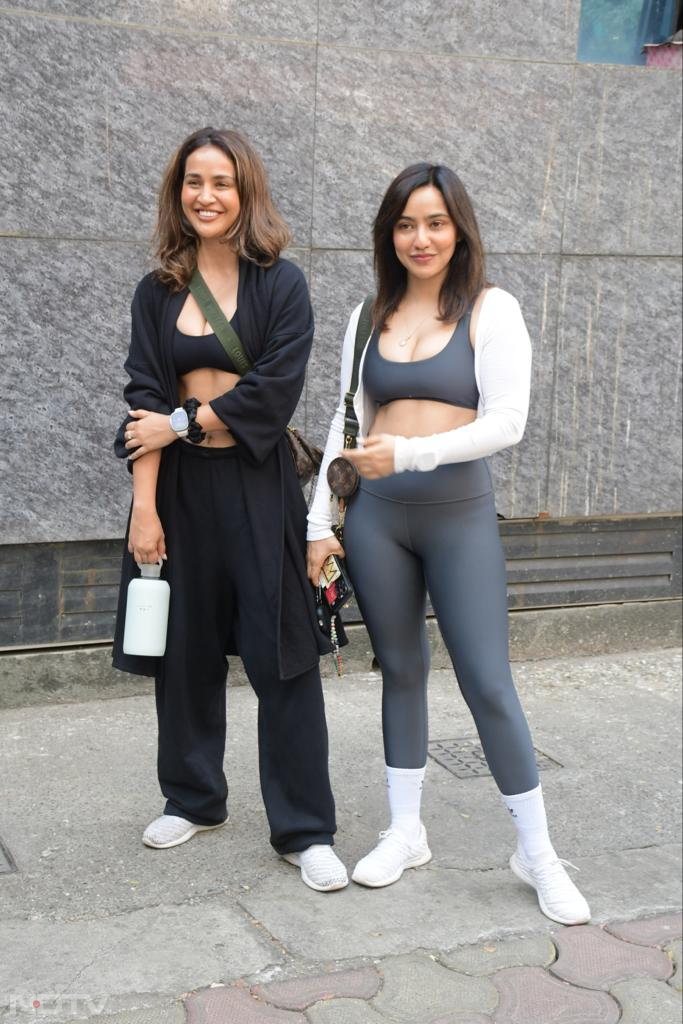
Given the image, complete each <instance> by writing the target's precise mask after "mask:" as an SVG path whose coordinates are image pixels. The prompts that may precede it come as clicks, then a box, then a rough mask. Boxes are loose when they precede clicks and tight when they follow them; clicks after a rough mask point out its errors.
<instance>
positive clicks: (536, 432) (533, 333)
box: [487, 255, 560, 519]
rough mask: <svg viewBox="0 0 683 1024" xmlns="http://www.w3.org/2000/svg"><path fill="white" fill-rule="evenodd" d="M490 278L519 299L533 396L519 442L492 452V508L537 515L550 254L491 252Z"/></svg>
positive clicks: (551, 371)
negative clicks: (528, 343) (529, 353)
mask: <svg viewBox="0 0 683 1024" xmlns="http://www.w3.org/2000/svg"><path fill="white" fill-rule="evenodd" d="M487 266H488V276H489V280H490V281H492V282H493V283H494V284H497V285H498V286H499V287H501V288H504V289H505V290H506V291H509V292H511V293H512V294H513V295H514V296H515V298H516V299H517V300H518V301H519V304H520V307H521V309H522V314H523V316H524V320H525V322H526V325H527V329H528V331H529V337H530V339H531V350H532V355H533V359H532V368H531V401H530V404H529V416H528V419H527V424H526V428H525V431H524V437H523V438H522V440H521V441H520V443H519V444H517V445H515V446H514V447H512V448H506V449H505V450H504V451H501V452H496V454H495V455H493V456H491V458H490V460H489V465H490V467H491V473H492V475H493V480H494V484H495V488H496V508H497V509H498V511H499V512H500V513H501V514H502V515H504V516H506V518H508V519H509V518H511V517H513V516H537V515H538V514H539V512H543V511H546V509H547V506H548V501H549V498H548V493H547V487H548V480H547V475H548V462H549V445H550V423H551V411H552V399H553V384H554V378H555V348H556V331H557V315H558V303H559V292H560V260H559V257H554V256H500V255H493V256H490V257H489V259H488V262H487Z"/></svg>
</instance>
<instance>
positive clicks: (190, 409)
mask: <svg viewBox="0 0 683 1024" xmlns="http://www.w3.org/2000/svg"><path fill="white" fill-rule="evenodd" d="M201 404H202V403H201V402H200V401H199V399H197V398H188V399H187V401H186V402H183V410H184V412H185V414H186V415H187V439H188V441H192V444H201V442H202V441H203V440H204V438H205V437H206V431H204V430H202V428H201V426H200V425H199V423H197V409H198V408H199V406H200V405H201Z"/></svg>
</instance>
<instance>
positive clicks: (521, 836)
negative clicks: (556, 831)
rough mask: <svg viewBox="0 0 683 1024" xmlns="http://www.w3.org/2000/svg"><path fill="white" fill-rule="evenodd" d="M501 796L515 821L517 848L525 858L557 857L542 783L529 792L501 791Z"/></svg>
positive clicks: (545, 858)
mask: <svg viewBox="0 0 683 1024" xmlns="http://www.w3.org/2000/svg"><path fill="white" fill-rule="evenodd" d="M501 797H502V799H503V803H504V804H505V806H506V807H507V809H508V811H509V812H510V817H511V818H512V820H513V821H514V823H515V828H516V829H517V850H518V852H519V853H520V854H521V856H522V857H523V858H524V860H526V861H527V862H532V861H535V860H547V859H548V858H550V857H555V856H556V853H555V851H554V849H553V844H552V843H551V842H550V836H549V835H548V822H547V819H546V816H545V806H544V804H543V793H542V792H541V787H540V785H538V786H536V789H530V790H529V791H528V792H527V793H516V794H515V795H514V796H505V794H504V793H501Z"/></svg>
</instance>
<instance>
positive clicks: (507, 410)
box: [308, 288, 531, 540]
mask: <svg viewBox="0 0 683 1024" xmlns="http://www.w3.org/2000/svg"><path fill="white" fill-rule="evenodd" d="M361 308H362V307H361V306H357V307H356V309H354V311H353V313H352V314H351V317H350V319H349V323H348V326H347V328H346V334H345V336H344V344H343V348H342V359H341V387H340V399H339V404H338V406H337V409H336V412H335V414H334V417H333V419H332V423H331V425H330V431H329V434H328V437H327V444H326V445H325V453H324V457H323V462H322V466H321V468H320V476H319V477H318V485H317V487H316V491H315V496H314V499H313V503H312V505H311V509H310V512H309V514H308V539H309V540H322V539H323V538H325V537H331V536H332V504H331V495H330V490H329V487H328V484H327V467H328V466H329V464H330V462H331V461H332V459H334V458H336V456H337V455H339V453H340V452H341V450H342V448H343V446H344V395H345V394H346V392H347V390H348V388H349V385H350V383H351V374H352V371H353V353H354V347H355V338H356V327H357V325H358V318H359V316H360V311H361ZM366 351H367V343H366V345H365V349H364V350H363V354H362V356H361V362H360V369H359V384H358V389H357V391H356V395H355V398H354V402H353V405H354V409H355V412H356V416H357V417H358V424H359V441H362V439H363V438H364V437H366V436H367V433H368V431H369V430H370V429H371V427H372V423H373V421H374V418H375V415H376V412H377V406H376V405H375V403H374V402H372V401H371V400H370V399H369V397H368V395H367V394H366V393H365V391H364V389H363V362H364V360H365V353H366ZM474 375H475V378H476V381H477V387H478V389H479V406H478V409H477V418H476V419H475V420H474V421H473V422H472V423H467V424H466V425H465V426H462V427H457V428H456V429H455V430H447V431H444V432H442V433H439V434H431V435H430V436H429V437H400V436H398V437H397V438H396V448H395V452H394V470H395V472H396V473H402V472H404V471H405V470H422V471H426V472H427V471H429V470H432V469H435V468H436V467H437V466H441V465H443V464H444V463H450V462H469V461H471V460H473V459H481V458H485V457H486V456H488V455H493V453H494V452H497V451H500V450H501V449H502V448H507V447H509V446H510V445H514V444H517V443H518V441H520V440H521V438H522V435H523V434H524V427H525V425H526V419H527V413H528V409H529V388H530V382H531V343H530V340H529V334H528V331H527V329H526V325H525V323H524V318H523V317H522V312H521V310H520V308H519V303H518V302H517V299H515V298H514V296H513V295H510V293H509V292H506V291H503V289H502V288H491V289H489V290H488V291H487V293H486V295H485V296H484V299H483V301H482V305H481V309H480V312H479V320H478V322H477V331H476V335H475V339H474Z"/></svg>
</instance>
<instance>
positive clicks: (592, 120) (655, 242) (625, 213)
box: [562, 65, 681, 256]
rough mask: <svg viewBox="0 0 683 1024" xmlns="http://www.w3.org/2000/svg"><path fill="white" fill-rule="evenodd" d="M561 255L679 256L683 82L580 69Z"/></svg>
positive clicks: (632, 71)
mask: <svg viewBox="0 0 683 1024" xmlns="http://www.w3.org/2000/svg"><path fill="white" fill-rule="evenodd" d="M570 116H571V117H572V118H573V129H572V131H573V137H574V141H573V143H572V152H571V155H567V168H566V169H567V202H566V208H565V217H564V231H563V243H562V244H563V251H565V252H569V253H586V254H594V253H610V254H619V255H628V254H633V255H641V256H642V255H648V254H651V255H659V256H661V255H677V254H679V253H680V252H681V232H680V230H679V229H678V227H677V225H679V224H680V220H681V149H680V143H679V138H678V133H679V128H680V122H681V83H680V74H676V73H669V72H657V71H655V70H654V69H652V68H640V67H638V68H632V67H614V66H605V65H597V66H596V65H592V66H590V65H579V66H578V67H577V68H576V85H575V93H574V105H573V114H572V115H570Z"/></svg>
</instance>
